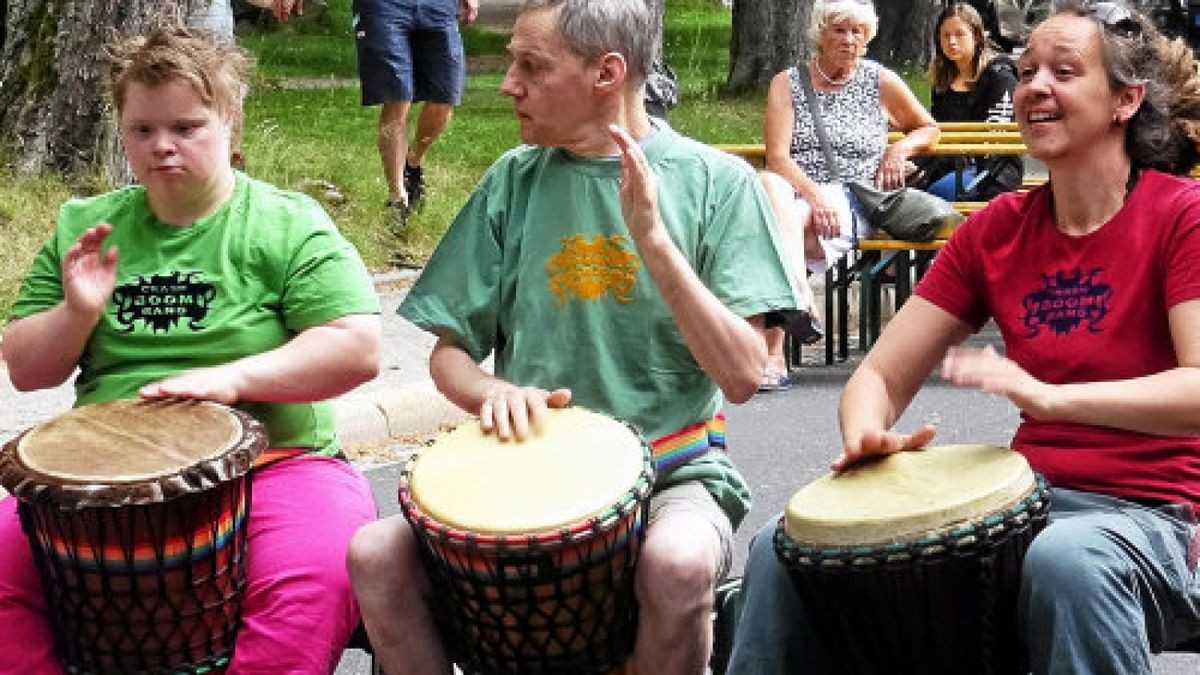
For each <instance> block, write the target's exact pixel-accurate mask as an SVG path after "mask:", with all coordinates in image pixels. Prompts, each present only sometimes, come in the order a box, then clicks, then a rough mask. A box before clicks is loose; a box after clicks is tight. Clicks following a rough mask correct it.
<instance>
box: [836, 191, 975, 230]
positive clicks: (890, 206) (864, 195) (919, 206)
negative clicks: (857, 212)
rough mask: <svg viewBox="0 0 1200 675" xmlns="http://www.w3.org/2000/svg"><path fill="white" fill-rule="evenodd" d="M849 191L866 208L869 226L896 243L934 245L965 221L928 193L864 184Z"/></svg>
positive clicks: (943, 201)
mask: <svg viewBox="0 0 1200 675" xmlns="http://www.w3.org/2000/svg"><path fill="white" fill-rule="evenodd" d="M846 188H847V189H849V190H850V192H852V193H854V196H855V197H856V198H857V199H858V202H859V204H861V205H862V210H863V215H865V216H866V217H867V222H869V223H871V226H872V227H877V228H879V229H881V230H883V231H884V232H887V233H888V234H889V235H890V236H891V237H892V238H893V239H902V240H904V241H933V240H934V239H936V238H937V235H938V232H940V231H942V230H943V229H948V228H951V227H954V226H955V225H957V224H959V223H961V222H962V221H963V216H962V214H961V213H959V212H958V211H957V210H956V209H955V208H954V207H953V206H951V205H950V203H949V202H947V201H946V200H944V199H942V198H941V197H939V196H937V195H934V194H930V193H928V192H925V191H924V190H918V189H916V188H908V187H903V188H900V189H898V190H880V189H879V188H877V187H875V185H874V184H872V183H867V182H864V181H861V180H852V181H848V182H847V183H846Z"/></svg>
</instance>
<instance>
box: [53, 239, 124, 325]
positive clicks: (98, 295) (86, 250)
mask: <svg viewBox="0 0 1200 675" xmlns="http://www.w3.org/2000/svg"><path fill="white" fill-rule="evenodd" d="M111 232H112V225H109V224H108V223H97V224H96V225H95V226H94V227H90V228H88V229H87V230H84V232H83V234H81V235H79V238H78V239H76V240H75V243H74V244H71V248H69V249H67V253H66V255H65V256H63V261H62V284H63V295H64V299H65V301H66V304H67V306H68V307H69V308H70V309H72V310H75V311H77V312H80V313H83V314H86V315H88V316H98V315H99V314H100V313H101V312H103V311H104V305H105V303H107V302H108V299H109V297H111V296H112V292H113V288H114V287H115V286H116V282H117V248H116V247H115V246H110V247H109V248H108V250H106V251H102V250H101V246H102V245H103V244H104V239H105V238H106V237H108V235H109V233H111Z"/></svg>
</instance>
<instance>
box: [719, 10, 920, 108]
mask: <svg viewBox="0 0 1200 675" xmlns="http://www.w3.org/2000/svg"><path fill="white" fill-rule="evenodd" d="M813 4H814V2H813V0H735V2H734V3H733V36H732V39H731V41H730V45H729V78H728V80H726V83H725V89H726V91H727V92H729V93H731V94H741V93H746V92H752V91H761V90H763V89H765V88H766V86H767V84H768V83H770V81H771V77H772V76H774V75H775V73H778V72H779V71H781V70H784V69H786V68H788V67H789V66H792V65H794V64H795V63H796V62H798V61H800V60H802V59H805V58H807V57H808V56H810V55H811V46H810V45H809V40H808V23H809V17H810V16H811V15H812V7H813ZM875 11H876V13H877V14H878V15H879V34H878V35H876V36H875V39H874V40H872V41H871V44H870V46H869V48H868V50H867V54H868V56H869V57H870V58H872V59H875V60H877V61H879V62H881V63H883V64H884V65H886V66H888V67H890V68H899V67H904V66H917V67H923V66H924V65H925V64H926V63H927V62H928V58H929V50H930V46H931V45H932V43H931V42H930V39H931V37H930V36H931V35H932V32H933V25H932V24H933V20H934V18H935V17H936V16H937V13H938V11H940V0H886V1H884V0H876V2H875Z"/></svg>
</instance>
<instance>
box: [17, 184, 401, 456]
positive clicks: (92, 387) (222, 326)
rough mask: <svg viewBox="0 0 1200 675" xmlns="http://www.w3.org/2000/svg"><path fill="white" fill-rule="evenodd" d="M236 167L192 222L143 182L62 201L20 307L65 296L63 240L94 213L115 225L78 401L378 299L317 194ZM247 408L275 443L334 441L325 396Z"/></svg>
mask: <svg viewBox="0 0 1200 675" xmlns="http://www.w3.org/2000/svg"><path fill="white" fill-rule="evenodd" d="M236 176H237V178H236V184H235V187H234V191H233V195H232V196H231V197H230V198H229V200H228V201H227V202H226V203H225V204H223V205H222V206H221V207H220V208H219V209H218V210H217V211H216V212H215V213H213V214H212V215H210V216H208V217H207V218H203V219H201V220H198V221H196V222H195V223H193V224H192V225H190V226H188V227H176V226H173V225H168V224H166V223H163V222H161V221H159V220H158V219H157V218H155V217H154V215H153V214H152V213H151V212H150V210H149V208H148V206H147V203H146V193H145V189H144V188H142V187H141V186H133V187H129V188H125V189H121V190H117V191H114V192H109V193H106V194H103V195H99V196H97V197H92V198H89V199H80V200H72V201H69V202H67V203H66V204H64V205H63V207H62V209H61V210H60V212H59V218H58V225H57V228H56V230H55V233H54V236H53V237H51V239H50V240H49V241H48V242H47V243H46V245H45V246H43V247H42V249H41V251H39V252H38V255H37V257H36V258H35V259H34V262H33V266H32V268H31V269H30V272H29V274H28V276H26V278H25V281H24V283H23V284H22V286H21V292H20V296H19V297H18V299H17V302H16V305H15V306H14V308H13V317H14V318H16V317H24V316H29V315H31V314H36V313H38V312H41V311H43V310H46V309H50V308H51V307H53V306H54V305H56V304H58V303H59V302H60V301H61V300H62V298H63V289H62V279H61V269H62V258H63V256H64V255H65V254H66V251H67V249H68V248H70V246H71V245H72V244H73V243H74V242H75V240H76V239H78V238H79V235H80V234H81V233H82V232H83V231H84V230H86V229H87V228H89V227H91V226H92V225H95V224H96V223H97V222H100V221H104V222H107V223H109V224H111V225H112V226H113V230H112V233H111V234H110V235H109V236H108V238H107V239H106V240H105V245H106V246H116V247H117V250H118V253H119V255H118V258H117V282H116V289H115V290H114V292H113V295H112V298H111V299H110V300H109V302H108V306H107V307H106V308H105V311H104V314H103V316H102V317H101V320H100V323H99V324H98V325H97V326H96V328H95V330H94V331H93V332H92V335H91V337H90V339H89V341H88V344H87V346H86V348H85V349H84V353H83V356H82V357H81V358H80V361H79V369H80V370H79V375H78V377H77V378H76V381H75V395H76V400H75V405H77V406H79V405H84V404H89V403H96V402H100V401H109V400H113V399H121V398H136V397H137V395H138V394H137V392H138V389H139V388H140V387H141V386H142V385H144V384H147V383H149V382H154V381H156V380H160V379H162V378H164V377H166V376H168V375H171V374H172V373H176V372H179V371H182V370H187V369H192V368H200V367H204V366H212V365H217V364H221V363H227V362H229V361H232V360H235V359H238V358H241V357H244V356H249V355H252V354H257V353H261V352H264V351H267V350H270V349H273V348H275V347H277V346H279V345H281V344H283V343H284V342H286V341H287V340H288V339H290V338H291V336H293V335H294V334H296V333H297V332H299V331H301V330H303V329H305V328H310V327H312V326H316V325H318V324H322V323H325V322H327V321H331V320H333V319H336V318H338V317H341V316H345V315H348V314H368V313H378V312H379V299H378V296H377V295H376V294H375V291H374V288H373V286H372V283H371V279H370V276H369V274H368V273H367V270H366V268H365V267H364V266H363V263H362V260H361V259H360V258H359V257H358V253H357V251H355V250H354V247H353V246H352V245H351V244H350V243H349V242H347V241H346V240H345V239H344V238H343V237H342V236H341V234H339V233H338V231H337V228H336V226H334V224H333V222H332V221H330V219H329V216H328V215H327V214H326V213H325V211H324V210H323V209H322V208H321V206H320V205H319V204H317V203H316V202H315V201H313V200H312V199H310V198H308V197H307V196H305V195H302V194H297V193H292V192H285V191H282V190H279V189H277V188H275V187H273V186H271V185H268V184H266V183H262V182H259V181H256V180H253V179H251V178H248V177H246V176H245V175H244V174H241V173H238V174H236ZM238 407H239V408H241V409H243V410H245V411H246V412H248V413H250V414H252V415H254V416H255V417H257V418H258V419H259V420H260V421H261V422H263V424H264V425H266V427H267V431H268V433H269V435H270V443H271V446H272V447H281V448H282V447H301V448H312V449H315V450H318V451H320V452H323V453H332V452H335V451H336V449H337V446H336V433H335V428H334V419H333V409H332V406H330V405H329V404H328V403H321V402H319V403H287V404H284V403H255V402H247V403H243V404H239V405H238Z"/></svg>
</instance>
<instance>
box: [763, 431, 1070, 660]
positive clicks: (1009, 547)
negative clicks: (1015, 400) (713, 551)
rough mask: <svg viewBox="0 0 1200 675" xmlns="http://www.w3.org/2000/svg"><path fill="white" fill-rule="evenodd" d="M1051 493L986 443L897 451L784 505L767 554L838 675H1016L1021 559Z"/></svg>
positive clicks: (1013, 457)
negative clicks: (775, 559) (774, 558)
mask: <svg viewBox="0 0 1200 675" xmlns="http://www.w3.org/2000/svg"><path fill="white" fill-rule="evenodd" d="M1048 509H1049V491H1048V488H1047V486H1046V484H1045V482H1044V481H1043V480H1042V479H1041V477H1040V476H1037V475H1036V474H1035V473H1034V472H1033V471H1031V470H1030V468H1029V465H1028V463H1027V462H1026V461H1025V458H1024V457H1022V456H1021V455H1020V454H1018V453H1016V452H1013V451H1011V450H1007V449H1003V448H997V447H992V446H983V445H956V446H941V447H931V448H926V449H925V450H921V451H917V452H901V453H897V454H895V455H891V456H888V457H885V458H881V459H879V460H876V461H871V462H869V463H866V464H863V465H859V466H855V467H853V468H851V469H850V470H848V471H845V472H843V473H841V474H829V475H827V476H825V477H823V478H820V479H818V480H816V481H814V482H813V483H810V484H809V485H807V486H805V487H804V488H802V489H801V490H800V491H799V492H797V493H796V494H795V495H794V496H793V497H792V499H791V501H789V502H788V507H787V511H786V513H785V515H784V517H783V519H782V520H781V522H780V525H779V527H778V529H777V530H776V533H775V542H774V543H775V550H776V553H778V555H779V558H780V560H781V561H782V562H783V564H784V565H785V566H786V567H787V569H788V572H789V575H790V576H791V578H792V581H793V582H794V583H795V586H796V589H797V592H798V593H799V594H800V596H801V598H802V599H803V602H804V605H805V608H806V611H807V612H808V614H809V619H810V621H811V623H812V625H813V628H814V630H815V631H816V633H817V635H818V637H819V638H820V639H821V640H822V641H823V642H824V644H825V645H826V649H827V651H828V653H829V654H830V655H831V657H832V658H833V659H834V660H835V662H837V663H839V664H840V665H841V667H842V671H843V672H845V673H854V674H858V673H889V674H899V673H921V674H923V675H935V674H942V673H944V674H950V673H955V674H957V673H980V674H987V673H1013V674H1015V673H1024V672H1027V669H1026V666H1025V657H1024V649H1023V647H1022V646H1021V643H1020V640H1019V638H1018V636H1017V634H1016V621H1015V614H1016V602H1017V593H1018V590H1019V587H1020V573H1021V563H1022V561H1023V560H1024V556H1025V551H1026V550H1027V549H1028V548H1029V544H1030V543H1031V542H1032V541H1033V538H1034V536H1035V535H1036V534H1037V533H1038V532H1039V531H1040V530H1041V528H1042V527H1043V526H1044V525H1045V522H1046V516H1047V512H1048Z"/></svg>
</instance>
